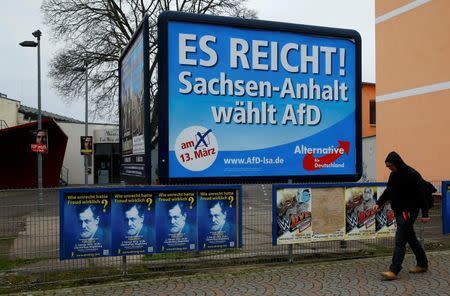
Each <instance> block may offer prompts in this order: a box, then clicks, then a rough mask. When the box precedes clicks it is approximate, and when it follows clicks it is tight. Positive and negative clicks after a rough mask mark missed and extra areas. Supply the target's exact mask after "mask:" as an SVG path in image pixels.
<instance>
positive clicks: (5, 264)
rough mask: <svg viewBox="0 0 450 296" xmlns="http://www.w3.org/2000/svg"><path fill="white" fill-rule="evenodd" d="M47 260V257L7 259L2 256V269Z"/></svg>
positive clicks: (0, 259)
mask: <svg viewBox="0 0 450 296" xmlns="http://www.w3.org/2000/svg"><path fill="white" fill-rule="evenodd" d="M42 260H45V258H38V259H7V258H0V271H8V270H11V269H14V268H18V267H21V266H25V265H28V264H32V263H36V262H39V261H42Z"/></svg>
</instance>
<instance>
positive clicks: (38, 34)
mask: <svg viewBox="0 0 450 296" xmlns="http://www.w3.org/2000/svg"><path fill="white" fill-rule="evenodd" d="M32 35H33V36H34V37H35V38H36V39H37V42H35V41H22V42H20V43H19V44H20V46H22V47H37V62H38V130H41V129H42V112H41V36H42V33H41V31H39V30H36V31H34V32H33V33H32ZM42 183H43V180H42V152H38V189H39V204H43V197H42Z"/></svg>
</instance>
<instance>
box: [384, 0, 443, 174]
mask: <svg viewBox="0 0 450 296" xmlns="http://www.w3.org/2000/svg"><path fill="white" fill-rule="evenodd" d="M448 28H450V1H447V0H432V1H429V0H428V1H427V0H416V1H412V0H410V1H406V0H405V1H400V0H396V1H393V0H376V67H377V72H376V73H377V74H376V82H377V84H376V97H377V149H376V150H377V176H378V179H379V180H386V179H387V177H388V174H389V171H388V170H387V169H386V168H385V165H384V159H385V157H386V155H387V154H388V153H389V152H390V151H392V150H395V151H397V152H398V153H399V154H400V155H401V156H402V157H403V158H404V160H405V162H407V163H408V164H410V165H411V166H413V167H415V168H416V169H418V170H419V171H420V172H421V173H422V175H423V176H424V177H425V178H427V179H430V180H434V181H438V180H442V179H450V170H449V169H448V168H449V167H450V157H448V147H449V146H450V137H448V136H447V135H448V130H449V127H450V116H449V113H448V110H450V55H449V54H448V53H449V50H448V49H449V48H450V34H449V33H448Z"/></svg>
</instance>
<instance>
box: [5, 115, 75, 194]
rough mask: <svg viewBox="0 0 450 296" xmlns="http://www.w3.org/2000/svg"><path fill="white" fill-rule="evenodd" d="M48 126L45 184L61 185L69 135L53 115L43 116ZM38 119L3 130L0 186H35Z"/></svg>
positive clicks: (43, 127) (43, 167) (43, 164)
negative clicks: (32, 150) (34, 146)
mask: <svg viewBox="0 0 450 296" xmlns="http://www.w3.org/2000/svg"><path fill="white" fill-rule="evenodd" d="M42 129H46V130H48V153H47V154H43V157H42V176H43V186H44V187H57V186H59V176H60V172H61V167H62V164H63V160H64V154H65V152H66V146H67V136H66V134H64V132H63V131H62V130H61V128H60V127H59V126H58V124H57V123H56V122H55V121H54V120H53V119H48V118H46V119H44V120H42ZM36 131H37V122H32V123H28V124H24V125H18V126H15V127H11V128H7V129H2V130H0V188H3V189H7V188H36V187H37V184H38V181H37V153H33V152H31V144H33V143H34V142H35V133H36Z"/></svg>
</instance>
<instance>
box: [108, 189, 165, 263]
mask: <svg viewBox="0 0 450 296" xmlns="http://www.w3.org/2000/svg"><path fill="white" fill-rule="evenodd" d="M111 211H112V217H114V219H113V220H112V229H114V231H113V232H112V253H113V255H139V254H146V253H153V252H154V251H155V240H156V238H155V205H154V197H153V193H152V192H149V191H140V192H139V191H136V192H134V191H130V192H127V191H123V192H114V193H113V194H112V205H111Z"/></svg>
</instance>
